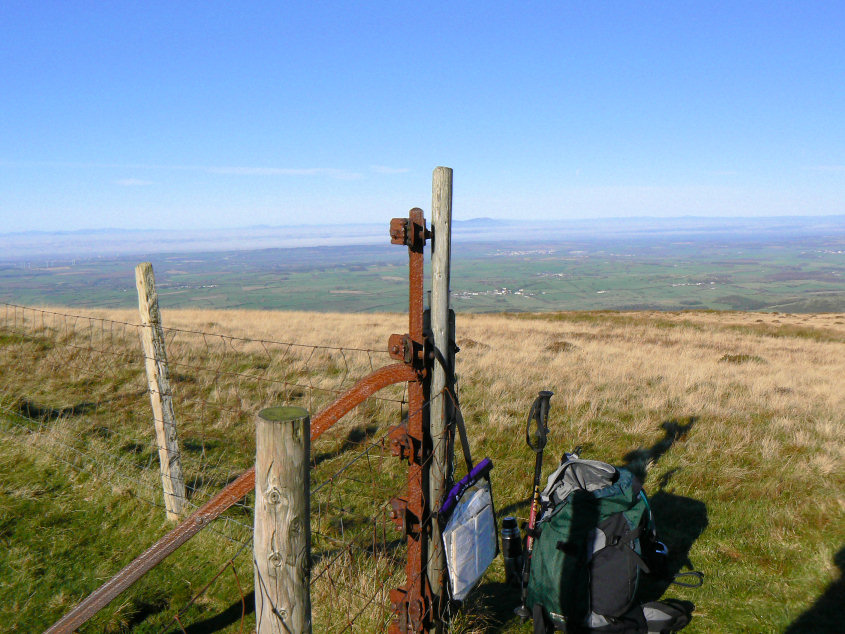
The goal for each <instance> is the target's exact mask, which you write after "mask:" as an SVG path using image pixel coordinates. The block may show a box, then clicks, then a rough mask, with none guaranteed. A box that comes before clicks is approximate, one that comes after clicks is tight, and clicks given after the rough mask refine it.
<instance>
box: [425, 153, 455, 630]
mask: <svg viewBox="0 0 845 634" xmlns="http://www.w3.org/2000/svg"><path fill="white" fill-rule="evenodd" d="M431 226H432V230H433V232H434V238H433V240H432V244H431V330H432V334H433V336H434V346H435V348H437V349H438V350H440V352H442V353H443V358H444V359H447V360H449V359H450V357H451V355H450V348H451V346H450V345H449V342H450V341H451V340H453V339H454V334H453V333H451V332H450V329H449V277H450V258H451V243H452V170H451V169H450V168H448V167H438V168H436V169H435V170H434V175H433V177H432V185H431ZM447 383H448V380H447V376H446V371H445V370H444V368H443V366H442V365H441V364H440V363H437V362H435V364H434V370H433V373H432V378H431V407H430V408H429V430H430V433H431V442H432V457H431V465H430V467H429V474H428V477H429V480H428V483H429V500H430V504H431V506H432V507H433V508H432V510H434V507H436V506H437V505H438V504H439V503H440V500H442V499H443V496H444V495H445V493H446V475H447V470H448V468H449V466H448V465H447V460H448V455H447V454H448V452H447V442H446V436H447V434H446V426H447V421H448V405H449V398H448V397H447V396H446V395H445V394H444V393H443V390H444V388H445V387H446V386H447ZM429 548H430V551H429V552H430V556H429V564H428V581H429V584H430V585H431V591H432V594H433V595H434V596H435V597H440V599H441V600H440V604H441V605H445V604H446V603H447V602H446V601H445V598H446V589H445V587H444V579H445V575H444V571H445V567H446V560H445V557H444V553H443V543H442V540H441V537H440V527H439V526H438V524H437V522H432V523H431V544H430V546H429ZM434 629H435V630H436V631H439V624H438V625H436V626H435V628H434Z"/></svg>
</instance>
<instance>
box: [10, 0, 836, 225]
mask: <svg viewBox="0 0 845 634" xmlns="http://www.w3.org/2000/svg"><path fill="white" fill-rule="evenodd" d="M843 32H845V6H843V5H842V4H841V3H813V4H811V5H805V4H797V3H752V4H747V3H742V4H738V3H735V2H722V1H715V2H709V3H706V4H696V3H664V4H653V5H647V6H646V5H643V4H641V3H635V2H617V3H608V4H602V3H589V4H576V3H545V4H532V5H531V6H530V7H525V6H523V5H522V4H514V3H503V2H492V3H489V2H488V3H473V2H469V3H458V4H456V3H453V2H433V3H426V4H425V5H413V4H404V3H390V2H372V3H367V4H365V5H358V4H342V3H327V4H323V3H306V4H299V3H287V4H279V3H273V2H266V1H261V0H259V1H257V2H254V3H250V4H249V7H248V8H245V7H241V6H235V5H231V4H229V3H224V2H219V1H217V0H210V1H209V2H206V3H203V4H201V5H196V6H195V5H182V4H178V3H176V4H161V3H155V2H154V3H142V4H125V3H116V4H114V3H112V4H108V3H107V4H86V3H21V2H12V3H6V4H5V5H4V8H3V20H2V23H0V39H2V42H3V46H0V65H2V67H3V71H4V72H3V73H2V76H0V90H2V93H3V99H2V100H0V138H3V143H2V145H0V227H2V230H3V231H14V232H22V231H32V230H46V231H72V230H77V229H85V228H87V227H121V228H124V229H142V228H144V227H164V226H167V227H182V228H183V229H184V228H187V227H196V226H198V225H202V226H203V227H214V228H223V227H233V226H236V227H242V226H248V225H256V224H258V225H279V224H283V225H289V224H300V223H301V222H303V221H304V220H307V221H308V222H312V221H313V222H315V223H324V224H328V225H338V226H340V225H345V224H346V223H348V222H350V221H351V220H352V221H354V222H380V221H381V220H382V218H383V216H386V215H389V216H399V215H403V214H404V213H406V212H407V209H409V208H410V207H412V206H420V207H422V208H423V209H426V208H427V207H428V205H429V202H430V200H431V174H432V170H433V169H434V168H435V167H436V166H438V165H444V166H448V167H451V168H453V169H454V198H453V209H454V218H455V219H456V220H462V219H469V218H474V217H480V216H486V217H490V218H499V219H503V218H508V217H512V216H514V215H516V214H517V211H516V210H530V211H529V213H530V214H531V215H532V216H535V217H537V218H546V219H555V220H565V219H568V218H589V219H596V218H630V217H643V216H649V217H675V216H677V215H679V214H684V215H692V216H708V217H731V216H735V215H736V216H743V217H753V216H783V215H790V216H791V215H810V216H819V215H831V214H842V213H845V195H843V193H845V120H843V118H842V116H841V113H842V112H843V111H845V82H843V81H842V80H841V78H842V76H843V72H842V71H843V67H842V65H843V60H845V39H843V38H842V33H843ZM384 210H391V211H389V212H387V213H385V212H384Z"/></svg>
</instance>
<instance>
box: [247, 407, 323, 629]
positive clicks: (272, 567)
mask: <svg viewBox="0 0 845 634" xmlns="http://www.w3.org/2000/svg"><path fill="white" fill-rule="evenodd" d="M255 433H256V455H255V520H254V522H255V523H254V527H255V531H254V535H253V549H254V568H255V618H256V627H257V631H258V634H277V633H279V634H281V633H287V632H310V631H311V588H310V559H311V556H310V554H311V509H310V506H311V496H310V482H309V477H310V476H309V463H308V457H309V454H310V450H311V447H310V444H311V443H310V435H311V421H310V418H309V416H308V412H307V411H305V410H304V409H301V408H298V407H274V408H268V409H265V410H262V411H261V412H260V413H259V414H258V416H257V417H256V425H255Z"/></svg>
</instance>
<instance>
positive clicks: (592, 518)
mask: <svg viewBox="0 0 845 634" xmlns="http://www.w3.org/2000/svg"><path fill="white" fill-rule="evenodd" d="M540 499H541V508H542V512H541V515H540V519H539V520H538V521H537V524H536V527H535V530H534V535H535V541H534V550H533V553H532V555H531V568H530V575H529V580H528V588H527V594H526V601H525V607H526V608H527V610H528V612H529V614H533V615H534V619H535V628H537V627H538V626H539V625H540V624H539V623H537V619H538V618H540V617H542V619H543V621H544V622H545V623H546V624H547V625H550V626H554V629H565V628H567V627H568V630H569V631H570V632H573V631H586V632H637V631H646V623H645V619H644V616H643V610H642V607H641V606H639V605H638V604H636V601H635V600H636V593H637V586H638V581H639V574H640V570H643V571H644V572H648V566H647V565H646V563H645V561H644V560H643V557H642V553H643V550H644V547H645V548H646V549H648V548H651V547H652V546H651V544H652V543H657V541H656V533H655V529H654V520H653V518H652V515H651V510H650V508H649V506H648V500H647V499H646V496H645V493H643V491H642V485H641V484H640V482H639V481H638V480H637V478H635V477H634V475H633V474H632V473H631V472H630V471H628V470H627V469H622V468H619V469H617V468H615V467H613V466H611V465H609V464H606V463H604V462H598V461H596V460H582V459H580V458H578V457H577V456H575V455H574V454H566V455H565V456H564V459H563V460H562V462H561V465H560V467H559V468H558V469H557V470H556V471H555V472H554V473H553V474H552V475H551V476H550V477H549V479H548V483H547V485H546V488H545V489H544V490H543V493H542V494H541V496H540ZM535 631H543V630H537V629H535Z"/></svg>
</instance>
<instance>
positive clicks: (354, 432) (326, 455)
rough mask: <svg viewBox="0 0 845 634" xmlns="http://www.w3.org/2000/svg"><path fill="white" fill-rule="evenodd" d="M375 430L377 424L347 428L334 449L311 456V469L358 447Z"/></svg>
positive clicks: (371, 435) (372, 434)
mask: <svg viewBox="0 0 845 634" xmlns="http://www.w3.org/2000/svg"><path fill="white" fill-rule="evenodd" d="M377 431H378V425H366V426H364V427H356V428H355V429H351V430H349V433H348V434H346V438H344V439H343V442H342V443H341V445H340V447H338V448H337V449H336V450H334V451H327V452H323V453H318V454H317V455H316V456H314V457H312V458H311V468H312V469H313V468H314V467H316V466H318V465H320V464H321V463H323V462H326V461H327V460H332V459H333V458H337V457H338V456H339V455H341V454H342V453H344V452H346V451H349V450H350V449H357V448H359V447H360V445H361V443H363V442H365V441H367V440H369V439H370V438H372V437H373V436H374V435H375V433H376V432H377Z"/></svg>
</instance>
